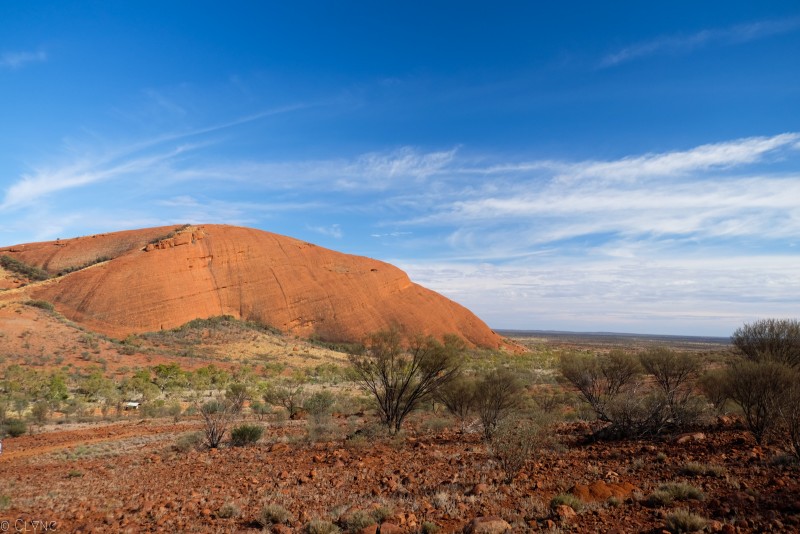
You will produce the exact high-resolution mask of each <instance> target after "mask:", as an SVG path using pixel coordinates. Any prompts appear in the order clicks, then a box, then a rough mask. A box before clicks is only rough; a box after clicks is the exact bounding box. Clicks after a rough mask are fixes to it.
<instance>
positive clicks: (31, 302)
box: [25, 300, 55, 311]
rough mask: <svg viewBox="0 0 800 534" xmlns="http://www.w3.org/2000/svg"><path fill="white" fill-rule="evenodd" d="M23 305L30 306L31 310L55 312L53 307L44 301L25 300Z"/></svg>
mask: <svg viewBox="0 0 800 534" xmlns="http://www.w3.org/2000/svg"><path fill="white" fill-rule="evenodd" d="M25 305H26V306H31V307H33V308H39V309H42V310H45V311H55V308H54V307H53V305H52V304H51V303H50V302H47V301H46V300H26V301H25Z"/></svg>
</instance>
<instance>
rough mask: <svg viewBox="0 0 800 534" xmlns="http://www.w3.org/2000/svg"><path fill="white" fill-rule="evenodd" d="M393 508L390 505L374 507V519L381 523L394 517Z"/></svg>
mask: <svg viewBox="0 0 800 534" xmlns="http://www.w3.org/2000/svg"><path fill="white" fill-rule="evenodd" d="M392 513H393V512H392V509H391V508H389V507H388V506H378V507H376V508H373V509H372V512H371V514H372V519H374V520H375V522H376V523H378V524H379V525H380V524H381V523H383V522H384V521H386V520H387V519H389V518H390V517H392Z"/></svg>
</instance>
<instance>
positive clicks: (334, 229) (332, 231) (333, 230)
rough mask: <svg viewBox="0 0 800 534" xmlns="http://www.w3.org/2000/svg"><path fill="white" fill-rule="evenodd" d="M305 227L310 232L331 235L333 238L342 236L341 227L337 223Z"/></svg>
mask: <svg viewBox="0 0 800 534" xmlns="http://www.w3.org/2000/svg"><path fill="white" fill-rule="evenodd" d="M307 228H308V229H309V230H311V231H312V232H316V233H318V234H322V235H324V236H328V237H333V238H335V239H341V238H342V237H343V236H344V233H343V232H342V227H341V226H340V225H338V224H332V225H330V226H308V227H307Z"/></svg>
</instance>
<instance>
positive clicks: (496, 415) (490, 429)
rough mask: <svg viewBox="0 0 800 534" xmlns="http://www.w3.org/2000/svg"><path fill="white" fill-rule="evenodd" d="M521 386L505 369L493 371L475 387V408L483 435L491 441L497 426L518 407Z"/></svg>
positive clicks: (520, 398) (520, 400) (520, 399)
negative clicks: (481, 425)
mask: <svg viewBox="0 0 800 534" xmlns="http://www.w3.org/2000/svg"><path fill="white" fill-rule="evenodd" d="M521 393H522V384H520V382H519V380H518V379H517V377H516V376H515V375H514V374H513V373H512V372H511V371H509V370H507V369H500V370H497V369H495V370H494V371H491V372H490V373H489V374H487V375H486V376H484V377H483V379H481V380H480V381H479V382H478V383H477V385H476V386H475V407H476V409H477V411H478V416H479V417H480V418H481V423H482V424H483V435H484V437H485V438H486V439H491V437H492V435H493V434H494V432H495V430H496V429H497V425H498V424H499V423H500V422H501V421H502V420H503V419H505V418H506V417H508V416H509V415H511V414H512V413H513V412H514V411H515V410H517V409H518V408H519V407H520V404H521V402H522V397H521Z"/></svg>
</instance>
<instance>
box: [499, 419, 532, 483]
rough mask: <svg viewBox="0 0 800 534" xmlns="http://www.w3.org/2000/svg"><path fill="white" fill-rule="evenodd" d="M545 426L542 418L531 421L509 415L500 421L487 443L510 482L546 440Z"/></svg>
mask: <svg viewBox="0 0 800 534" xmlns="http://www.w3.org/2000/svg"><path fill="white" fill-rule="evenodd" d="M546 432H547V426H546V424H545V422H544V420H543V419H541V418H540V419H539V420H537V421H532V420H530V419H520V418H516V417H509V418H507V419H505V420H503V421H502V422H500V423H499V424H498V426H497V428H496V429H495V431H494V432H493V433H492V437H491V439H490V440H489V443H488V449H489V453H490V455H491V456H492V457H493V458H494V460H495V461H496V462H497V463H498V464H499V465H500V468H501V469H502V470H503V473H505V482H506V483H511V482H512V481H513V480H514V477H516V476H517V475H518V474H519V472H520V471H521V470H522V468H523V467H525V463H526V462H527V461H528V460H529V459H530V458H531V456H533V454H534V452H536V450H538V449H540V448H541V447H542V446H543V445H544V444H545V443H546V441H547V436H546Z"/></svg>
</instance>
